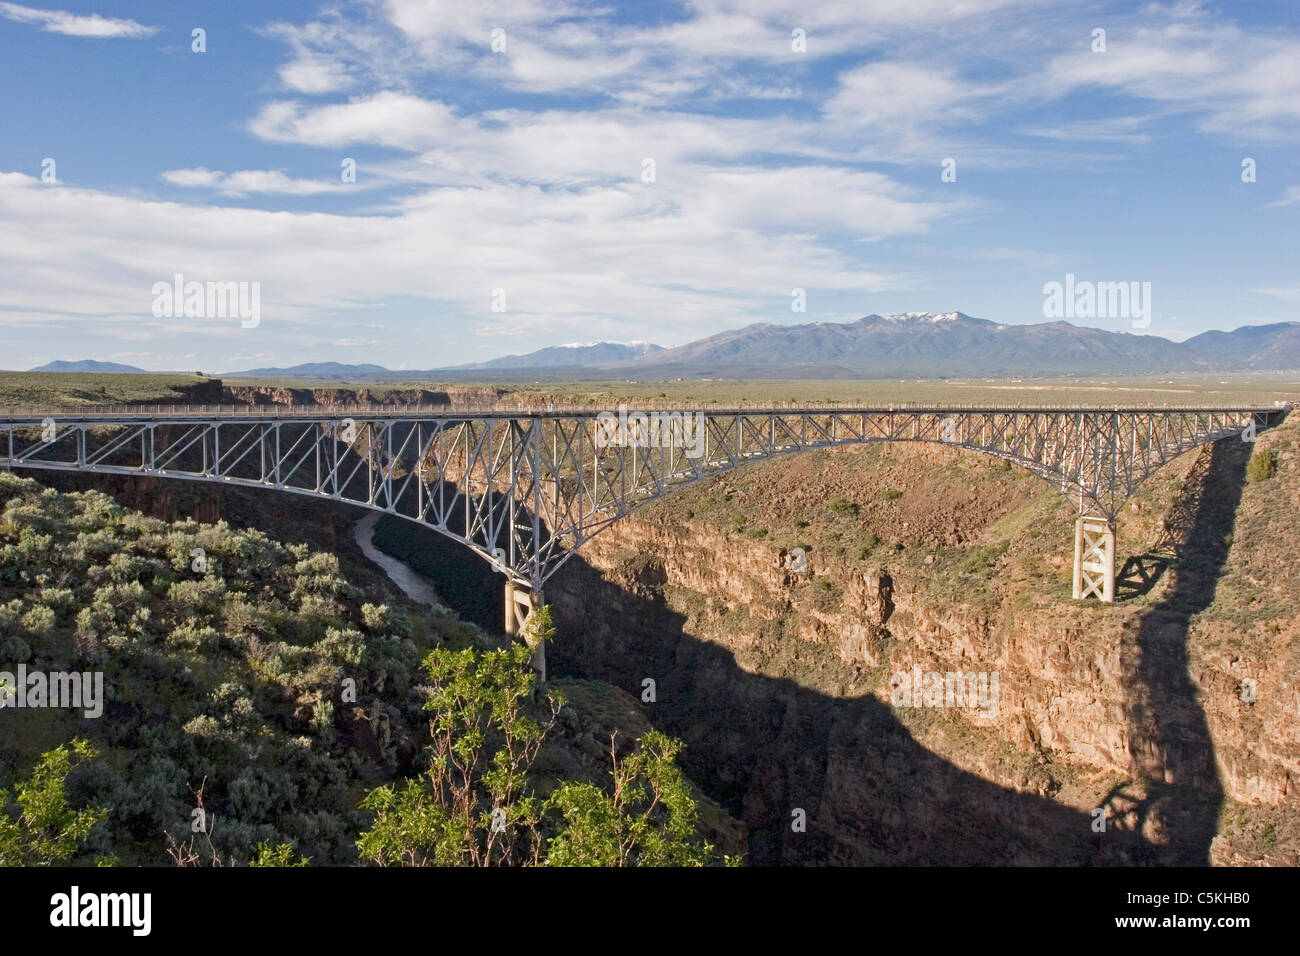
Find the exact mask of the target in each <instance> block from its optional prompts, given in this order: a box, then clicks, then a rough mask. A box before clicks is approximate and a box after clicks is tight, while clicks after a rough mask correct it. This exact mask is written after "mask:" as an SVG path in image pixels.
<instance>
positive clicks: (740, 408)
mask: <svg viewBox="0 0 1300 956" xmlns="http://www.w3.org/2000/svg"><path fill="white" fill-rule="evenodd" d="M620 407H625V408H626V409H627V410H628V411H629V412H650V411H677V412H692V413H693V412H704V413H706V414H713V415H730V414H737V413H745V412H753V413H763V414H803V413H818V412H821V413H830V412H870V413H879V412H903V413H910V414H915V413H918V412H920V413H947V412H956V413H963V412H1058V413H1059V412H1093V413H1096V412H1111V411H1114V412H1127V413H1134V412H1136V413H1164V412H1174V413H1177V412H1239V413H1246V412H1256V413H1265V412H1281V411H1286V410H1287V409H1288V408H1294V407H1300V403H1294V402H1293V403H1287V404H1283V405H1203V404H1196V405H1192V404H1189V405H1183V404H1177V405H1175V404H1169V403H1138V404H1130V405H1114V406H1112V405H1085V404H1057V405H1047V404H1036V403H1035V404H1011V403H1007V404H997V405H990V404H945V405H938V404H934V403H929V402H896V403H874V404H864V403H862V402H759V401H743V400H742V401H740V402H729V403H727V404H726V405H722V404H715V403H712V402H710V403H708V404H697V405H687V404H682V403H675V402H665V401H663V400H657V399H651V400H646V401H638V402H635V403H632V402H625V403H621V404H617V403H603V404H602V403H586V404H577V403H553V402H547V403H527V402H494V403H492V404H490V405H484V404H475V405H471V404H461V403H455V402H447V403H440V404H417V405H385V404H373V403H367V404H360V403H357V404H350V405H276V404H265V405H246V404H231V405H226V404H219V405H181V404H174V405H170V404H169V405H91V404H87V405H53V406H50V405H11V406H0V419H8V420H15V419H27V420H30V419H41V418H47V417H48V418H54V419H60V418H62V419H92V418H106V419H115V418H143V419H150V418H198V419H212V418H220V419H241V418H243V419H250V420H255V419H262V418H309V419H310V418H315V419H323V418H329V419H333V418H339V417H346V416H349V415H365V416H371V417H383V416H388V415H391V416H396V417H402V418H418V417H421V416H429V417H445V416H456V417H462V416H463V417H477V416H509V415H546V416H550V415H560V416H576V415H584V416H589V415H595V414H598V413H600V412H617V410H618V409H619V408H620Z"/></svg>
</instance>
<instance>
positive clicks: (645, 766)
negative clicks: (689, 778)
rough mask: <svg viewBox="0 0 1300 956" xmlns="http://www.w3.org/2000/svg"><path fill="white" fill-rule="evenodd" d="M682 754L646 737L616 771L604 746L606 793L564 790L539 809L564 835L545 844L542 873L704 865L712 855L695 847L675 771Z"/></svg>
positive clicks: (673, 744) (686, 796)
mask: <svg viewBox="0 0 1300 956" xmlns="http://www.w3.org/2000/svg"><path fill="white" fill-rule="evenodd" d="M681 749H682V744H681V741H678V740H674V739H673V738H671V737H668V736H666V735H664V734H662V733H660V732H659V731H657V730H651V731H648V732H646V734H645V735H644V736H642V737H641V738H640V740H639V741H638V742H637V747H636V749H635V750H634V751H633V752H632V753H631V754H629V755H628V756H627V757H625V758H624V759H623V761H622V762H621V763H620V762H619V759H618V752H617V750H616V748H615V746H614V740H613V738H611V739H610V759H611V760H612V762H613V765H614V767H613V770H611V771H610V776H611V777H613V790H612V792H610V791H606V790H604V789H602V788H601V787H598V786H596V785H594V784H590V783H566V784H564V785H563V786H561V787H559V788H558V789H557V790H556V791H555V792H554V793H553V794H551V796H550V798H549V799H548V800H547V801H546V808H547V809H548V810H556V811H558V812H559V813H560V815H561V816H562V817H563V819H564V827H563V829H562V830H561V831H560V832H559V833H558V834H557V835H556V836H555V837H554V838H552V839H551V841H550V842H549V843H548V844H547V849H546V863H547V865H549V866H705V865H707V864H709V863H711V862H712V861H713V847H712V846H711V845H709V844H707V843H702V842H699V841H697V839H696V827H697V824H698V812H697V810H696V806H695V800H694V798H693V797H692V796H691V793H690V790H689V789H688V787H687V785H686V779H685V777H683V776H682V772H681V770H680V769H679V768H678V766H677V764H676V759H677V754H678V753H679V752H680V751H681ZM727 862H728V863H732V862H735V861H733V860H730V859H728V860H727Z"/></svg>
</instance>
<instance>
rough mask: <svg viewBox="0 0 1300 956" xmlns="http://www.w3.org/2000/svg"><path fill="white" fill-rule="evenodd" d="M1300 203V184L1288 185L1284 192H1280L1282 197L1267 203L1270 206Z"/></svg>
mask: <svg viewBox="0 0 1300 956" xmlns="http://www.w3.org/2000/svg"><path fill="white" fill-rule="evenodd" d="M1295 203H1300V186H1288V187H1287V188H1286V192H1284V193H1282V198H1281V199H1279V200H1278V201H1277V202H1271V203H1269V205H1270V206H1291V205H1294V204H1295Z"/></svg>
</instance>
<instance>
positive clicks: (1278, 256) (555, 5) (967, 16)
mask: <svg viewBox="0 0 1300 956" xmlns="http://www.w3.org/2000/svg"><path fill="white" fill-rule="evenodd" d="M32 2H33V3H34V2H35V0H32ZM196 31H201V32H198V33H196ZM200 48H201V49H200ZM0 89H2V90H3V107H0V342H2V343H3V348H0V367H5V368H12V369H24V368H28V367H32V366H35V365H39V364H43V363H45V362H47V361H50V360H53V359H69V360H76V359H82V358H95V359H100V360H104V361H115V362H121V363H126V364H130V365H136V366H140V367H142V368H147V369H156V370H186V371H190V370H202V371H205V372H207V373H209V374H212V373H219V372H223V371H233V370H240V369H247V368H253V367H264V366H287V365H294V364H298V363H301V362H315V361H338V362H346V363H361V362H372V363H376V364H380V365H385V366H387V367H389V368H393V369H423V368H435V367H443V366H448V365H455V364H461V363H469V362H477V361H483V360H486V359H489V358H493V357H495V356H498V355H503V354H507V353H521V352H528V351H532V350H534V349H537V348H541V347H545V346H548V345H557V344H561V343H569V342H587V341H597V340H611V341H633V340H644V341H651V342H655V343H657V344H660V345H664V346H671V345H677V344H682V343H685V342H688V341H691V340H694V339H697V338H701V337H703V336H706V335H710V334H713V333H715V332H719V331H722V330H725V329H731V328H738V327H741V326H744V325H747V324H749V323H753V322H771V323H779V324H791V323H805V322H846V321H852V320H853V319H856V318H858V317H860V316H863V315H868V314H871V313H879V314H884V315H888V314H893V313H900V312H935V313H940V312H950V311H960V312H964V313H966V314H968V315H973V316H978V317H981V318H988V319H992V320H995V321H997V322H1002V323H1030V322H1042V321H1047V320H1048V318H1049V317H1048V316H1047V315H1046V311H1045V303H1046V301H1047V296H1046V295H1045V291H1044V288H1045V286H1046V285H1047V284H1049V283H1053V282H1057V283H1065V282H1066V277H1067V275H1071V276H1073V277H1074V281H1075V282H1136V283H1149V284H1150V285H1149V286H1145V287H1144V288H1149V290H1150V299H1151V314H1150V317H1149V318H1147V319H1146V320H1142V319H1139V318H1135V317H1133V316H1129V315H1092V316H1083V317H1075V318H1071V319H1069V321H1072V322H1074V323H1076V324H1080V325H1092V326H1096V327H1099V328H1106V329H1111V330H1114V331H1128V332H1132V333H1134V334H1159V335H1165V336H1167V337H1169V338H1172V339H1175V340H1180V339H1183V338H1186V337H1187V336H1189V335H1192V334H1195V333H1197V332H1201V331H1205V330H1207V329H1212V328H1220V329H1231V328H1236V327H1238V326H1241V325H1248V324H1261V323H1268V322H1280V321H1291V320H1296V319H1300V314H1298V313H1300V254H1298V253H1300V3H1296V2H1294V0H1275V2H1274V0H1253V2H1249V3H1245V2H1231V3H1210V2H1197V0H1176V2H1169V3H1132V2H1128V3H1107V2H1096V0H1088V2H1070V0H698V2H681V3H653V2H635V3H633V2H623V3H570V2H567V0H500V2H495V0H477V2H473V3H469V2H460V0H457V2H450V0H351V2H343V3H320V2H294V0H289V2H277V3H273V4H269V3H265V2H251V0H220V2H202V3H187V4H177V3H175V2H173V0H138V2H130V0H127V2H107V0H103V2H97V3H89V2H72V0H61V2H59V3H58V5H57V6H34V5H31V4H30V3H22V4H19V3H10V2H0ZM353 173H354V175H353ZM177 276H180V277H181V280H180V281H181V282H182V291H185V290H184V284H185V283H200V284H202V285H201V286H200V288H203V289H206V284H208V283H213V284H218V283H220V284H223V285H220V286H217V288H219V289H225V288H227V286H225V285H224V284H225V283H237V284H240V285H239V286H238V289H239V291H241V292H242V293H243V294H244V295H245V299H244V304H245V305H246V306H248V307H249V308H248V309H247V310H245V311H244V312H241V313H239V314H229V313H228V314H225V315H222V314H219V313H220V312H221V311H222V310H220V309H218V308H215V307H214V305H213V303H211V302H208V301H207V300H206V298H203V297H200V299H201V300H202V301H198V300H196V302H195V304H194V307H193V308H192V309H191V310H186V309H185V308H184V307H183V302H182V303H181V304H180V305H175V304H173V303H169V302H167V301H166V300H167V299H169V298H170V296H169V295H166V294H164V293H163V292H162V291H161V290H162V289H163V288H164V287H167V288H170V287H171V286H172V285H174V283H175V281H176V277H177ZM231 288H233V287H231ZM796 290H801V292H802V294H801V295H799V294H796ZM254 305H255V306H256V309H255V310H254V309H253V308H252V307H253V306H254ZM799 305H802V307H803V311H796V309H797V308H798V306H799ZM169 307H170V308H169ZM187 311H188V314H187Z"/></svg>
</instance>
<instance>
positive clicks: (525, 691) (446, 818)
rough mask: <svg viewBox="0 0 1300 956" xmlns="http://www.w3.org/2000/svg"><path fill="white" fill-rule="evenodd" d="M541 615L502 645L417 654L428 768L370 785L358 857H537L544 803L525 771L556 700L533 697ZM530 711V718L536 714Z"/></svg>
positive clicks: (542, 634) (409, 861)
mask: <svg viewBox="0 0 1300 956" xmlns="http://www.w3.org/2000/svg"><path fill="white" fill-rule="evenodd" d="M549 631H550V626H549V614H547V615H540V613H539V616H538V621H537V623H536V624H535V625H534V626H533V628H532V633H531V636H530V641H529V642H528V643H524V644H517V645H515V646H513V647H510V648H509V649H505V650H492V651H476V650H474V649H472V648H470V649H466V650H462V651H449V650H443V649H438V650H435V651H433V652H431V653H430V654H429V656H428V657H426V658H425V660H424V668H425V670H426V671H427V672H428V674H429V678H430V680H431V682H432V684H433V692H432V694H431V695H430V697H429V700H428V702H427V703H426V704H425V709H426V710H428V711H430V712H432V714H433V717H432V719H430V721H429V731H430V734H431V736H432V738H433V744H432V758H431V760H430V761H429V769H428V770H427V771H426V772H425V773H423V774H422V775H421V776H420V777H418V778H417V779H415V780H410V781H407V782H406V783H404V784H402V785H400V786H399V785H393V786H386V787H379V788H378V789H376V790H373V791H371V792H370V793H369V794H368V795H367V796H366V799H365V800H364V801H363V803H362V808H363V809H366V810H371V811H373V812H374V813H375V820H374V823H373V824H372V825H371V827H370V829H368V830H367V831H365V832H364V833H362V834H361V838H360V839H359V840H358V841H357V850H358V853H359V854H360V856H361V858H362V859H364V860H369V861H371V862H373V863H378V864H380V865H389V864H405V865H408V866H428V865H435V866H457V865H461V866H489V865H511V864H515V865H518V864H522V863H536V862H537V861H538V858H539V856H540V853H541V834H540V828H539V823H540V819H541V806H540V802H539V801H538V799H537V797H536V796H535V795H534V794H533V792H532V786H531V785H530V783H529V780H528V771H529V769H530V768H531V767H532V765H533V761H534V760H535V759H536V757H537V752H538V750H540V749H541V745H542V741H543V739H544V738H545V736H546V734H547V732H548V731H549V730H550V729H551V727H552V726H554V724H555V720H556V717H557V715H558V714H559V712H560V707H561V706H563V703H564V701H563V699H562V698H560V697H559V696H557V695H555V694H549V693H548V694H543V695H541V696H540V699H535V695H534V684H535V682H536V674H535V673H534V671H533V670H532V668H531V667H530V666H529V660H530V658H531V657H532V654H533V646H535V644H536V642H537V641H545V640H546V639H547V638H548V637H549V636H550V633H549ZM535 717H536V719H534V718H535Z"/></svg>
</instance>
